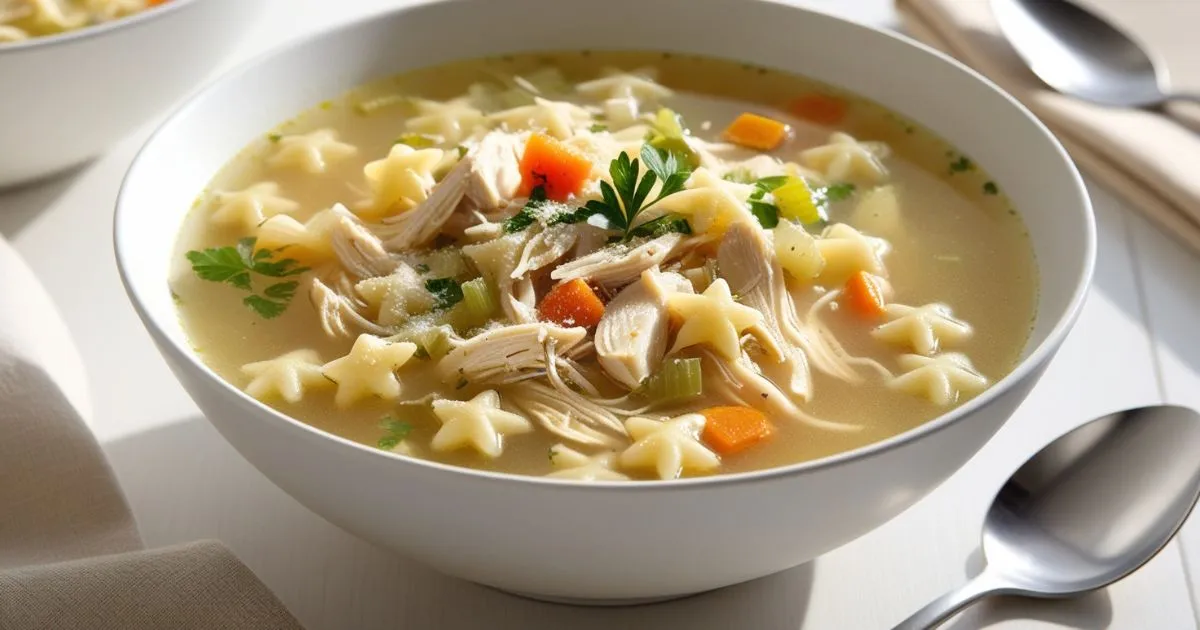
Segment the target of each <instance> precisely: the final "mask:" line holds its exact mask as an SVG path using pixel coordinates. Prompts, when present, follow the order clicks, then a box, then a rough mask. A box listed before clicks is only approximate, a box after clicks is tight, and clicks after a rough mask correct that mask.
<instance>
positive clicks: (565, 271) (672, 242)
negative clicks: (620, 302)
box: [550, 234, 702, 289]
mask: <svg viewBox="0 0 1200 630" xmlns="http://www.w3.org/2000/svg"><path fill="white" fill-rule="evenodd" d="M700 242H702V237H685V236H684V235H682V234H664V235H662V236H659V237H658V238H652V239H650V240H648V241H646V242H644V243H641V244H638V245H635V246H632V247H631V246H629V245H614V246H612V247H605V248H603V249H599V250H597V251H595V252H592V253H591V254H587V255H586V256H581V257H579V258H576V259H575V260H572V261H568V262H566V263H563V264H561V265H559V266H558V267H556V268H555V269H554V271H552V272H551V273H550V277H551V278H553V279H555V280H572V279H575V278H583V279H585V280H588V281H590V282H593V283H595V284H598V285H601V286H603V287H605V288H607V289H618V288H620V287H623V286H625V285H627V284H629V283H630V282H633V281H634V280H637V279H638V277H639V276H641V275H642V272H643V271H646V270H647V269H653V268H655V267H658V266H660V265H662V264H663V262H664V261H666V260H667V259H669V258H671V257H672V256H676V255H679V254H681V253H682V252H684V251H686V250H687V249H689V248H690V247H692V246H694V245H696V244H698V243H700Z"/></svg>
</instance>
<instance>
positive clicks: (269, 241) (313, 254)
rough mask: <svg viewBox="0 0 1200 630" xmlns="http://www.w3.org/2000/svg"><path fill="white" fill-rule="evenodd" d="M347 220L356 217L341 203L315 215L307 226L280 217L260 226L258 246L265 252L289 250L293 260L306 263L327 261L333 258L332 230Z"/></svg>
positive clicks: (291, 219)
mask: <svg viewBox="0 0 1200 630" xmlns="http://www.w3.org/2000/svg"><path fill="white" fill-rule="evenodd" d="M343 217H346V218H353V217H354V215H353V214H351V212H350V211H349V210H347V209H346V207H345V206H343V205H342V204H340V203H339V204H334V206H333V207H332V208H329V209H328V210H322V211H320V212H318V213H316V214H314V215H312V217H311V218H309V220H307V221H305V222H304V223H301V222H299V221H297V220H296V219H294V218H292V217H290V216H288V215H286V214H277V215H275V216H273V217H271V218H269V219H267V220H266V221H264V222H263V223H262V225H260V226H258V235H257V238H258V246H259V247H260V248H263V249H280V248H282V247H286V248H288V249H287V256H288V257H289V258H298V259H301V260H304V261H305V262H319V261H322V260H326V259H328V258H331V257H332V256H333V242H332V241H331V240H330V235H329V233H330V230H331V229H332V228H333V226H335V225H337V222H338V221H340V220H341V219H342V218H343Z"/></svg>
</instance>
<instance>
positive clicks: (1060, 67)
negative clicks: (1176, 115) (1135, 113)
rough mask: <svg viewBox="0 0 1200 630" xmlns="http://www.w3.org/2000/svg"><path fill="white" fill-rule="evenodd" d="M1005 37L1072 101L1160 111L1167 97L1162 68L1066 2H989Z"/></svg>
mask: <svg viewBox="0 0 1200 630" xmlns="http://www.w3.org/2000/svg"><path fill="white" fill-rule="evenodd" d="M991 4H992V13H993V15H995V16H996V21H997V22H998V23H999V24H1000V30H1001V31H1002V32H1003V33H1004V36H1005V38H1007V39H1008V41H1009V43H1011V44H1012V46H1013V48H1015V49H1016V51H1017V54H1019V55H1020V56H1021V58H1022V59H1024V60H1025V63H1026V64H1028V65H1029V67H1030V69H1031V70H1033V73H1034V74H1036V75H1037V76H1038V77H1040V78H1041V79H1042V81H1045V82H1046V84H1047V85H1049V86H1050V87H1052V88H1054V89H1056V90H1058V91H1059V92H1063V93H1065V94H1069V95H1071V96H1075V97H1078V98H1081V99H1084V100H1088V101H1092V102H1095V103H1100V104H1101V105H1111V106H1116V107H1150V106H1161V105H1163V104H1164V103H1166V102H1167V101H1168V100H1171V99H1182V100H1192V101H1200V94H1184V93H1172V92H1171V89H1170V87H1169V85H1170V84H1169V81H1168V77H1167V68H1166V66H1165V65H1164V64H1163V62H1162V60H1161V59H1155V58H1154V56H1153V55H1152V54H1150V52H1148V51H1147V49H1146V47H1145V46H1143V45H1141V44H1140V43H1139V42H1138V41H1136V40H1135V39H1134V38H1133V37H1131V36H1130V35H1128V34H1127V33H1125V32H1123V31H1121V30H1120V29H1119V28H1117V27H1116V26H1114V25H1113V24H1110V23H1109V22H1107V21H1105V20H1104V19H1103V18H1101V17H1099V16H1097V15H1096V14H1094V13H1092V12H1091V11H1088V10H1087V9H1084V8H1083V7H1080V6H1079V5H1077V4H1075V3H1074V2H1070V1H1069V0H992V3H991Z"/></svg>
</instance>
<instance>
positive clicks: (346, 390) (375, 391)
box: [321, 334, 417, 407]
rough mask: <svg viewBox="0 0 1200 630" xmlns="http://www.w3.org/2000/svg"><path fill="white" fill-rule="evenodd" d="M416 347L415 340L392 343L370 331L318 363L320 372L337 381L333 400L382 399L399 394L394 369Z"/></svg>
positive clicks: (340, 402)
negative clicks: (334, 356)
mask: <svg viewBox="0 0 1200 630" xmlns="http://www.w3.org/2000/svg"><path fill="white" fill-rule="evenodd" d="M416 351H417V344H415V343H411V342H407V341H403V342H396V343H392V342H389V341H386V340H383V339H380V338H379V337H376V336H374V335H368V334H362V335H359V336H358V339H356V340H355V341H354V347H352V348H351V349H350V354H347V355H346V356H344V357H342V358H340V359H334V360H333V361H330V362H329V363H326V364H325V365H324V366H322V367H321V373H322V374H324V375H325V376H326V377H327V378H329V379H330V380H332V381H333V382H334V383H337V395H336V396H335V397H334V402H335V403H337V405H338V406H339V407H349V406H350V405H352V404H354V403H355V402H358V400H359V399H361V398H364V397H366V396H371V395H375V396H379V397H380V398H383V399H386V400H394V399H396V398H399V397H400V379H398V378H396V370H399V369H400V367H401V366H403V365H404V364H405V363H407V362H408V360H409V359H411V358H412V356H413V354H415V353H416Z"/></svg>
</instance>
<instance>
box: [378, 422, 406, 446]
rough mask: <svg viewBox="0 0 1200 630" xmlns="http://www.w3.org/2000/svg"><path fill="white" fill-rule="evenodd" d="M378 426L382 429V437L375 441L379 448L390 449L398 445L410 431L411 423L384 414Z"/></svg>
mask: <svg viewBox="0 0 1200 630" xmlns="http://www.w3.org/2000/svg"><path fill="white" fill-rule="evenodd" d="M379 428H381V429H383V430H384V434H383V437H381V438H379V441H378V442H376V443H375V446H377V447H378V448H380V449H383V450H385V451H390V450H392V449H394V448H396V447H397V446H399V445H400V443H401V442H403V441H404V438H407V437H408V434H409V433H412V425H411V424H409V423H407V422H405V421H403V420H400V419H397V418H396V417H395V416H384V417H383V420H381V421H380V422H379Z"/></svg>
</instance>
